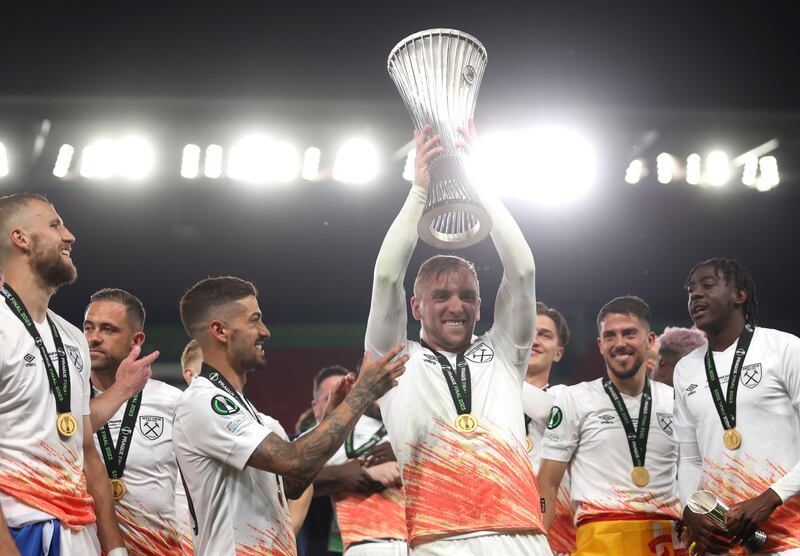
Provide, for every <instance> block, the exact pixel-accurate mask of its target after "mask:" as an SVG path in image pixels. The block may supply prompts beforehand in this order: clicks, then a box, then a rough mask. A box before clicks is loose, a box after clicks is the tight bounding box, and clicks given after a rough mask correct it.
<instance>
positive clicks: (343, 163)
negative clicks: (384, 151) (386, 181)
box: [333, 137, 380, 183]
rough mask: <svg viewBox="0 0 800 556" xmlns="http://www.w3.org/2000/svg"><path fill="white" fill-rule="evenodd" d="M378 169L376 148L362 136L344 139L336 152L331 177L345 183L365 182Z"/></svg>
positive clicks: (370, 178)
mask: <svg viewBox="0 0 800 556" xmlns="http://www.w3.org/2000/svg"><path fill="white" fill-rule="evenodd" d="M379 170H380V162H379V157H378V149H377V148H375V145H373V144H372V143H370V142H369V141H367V140H366V139H363V138H360V137H359V138H354V139H349V140H347V141H345V142H344V143H343V144H342V146H341V147H339V150H338V151H337V153H336V160H335V161H334V163H333V179H335V180H336V181H340V182H345V183H366V182H368V181H370V180H372V179H374V178H375V177H376V176H377V175H378V172H379Z"/></svg>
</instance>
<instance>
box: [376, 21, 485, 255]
mask: <svg viewBox="0 0 800 556" xmlns="http://www.w3.org/2000/svg"><path fill="white" fill-rule="evenodd" d="M387 67H388V70H389V75H390V76H391V78H392V80H393V81H394V83H395V85H397V89H398V90H399V91H400V95H401V96H402V97H403V101H404V102H405V105H406V108H408V111H409V112H410V114H411V119H412V120H413V121H414V125H415V127H416V128H417V129H419V130H421V129H422V128H424V127H425V126H426V125H428V124H430V126H431V128H432V131H431V132H432V134H434V135H439V136H441V141H440V143H439V144H440V145H441V146H442V147H444V152H443V153H442V154H440V155H438V156H437V157H436V158H434V159H433V160H432V161H431V165H430V177H431V181H430V186H429V187H428V201H427V203H426V205H425V211H424V212H423V215H422V218H421V219H420V222H419V226H418V231H419V236H420V237H421V238H422V240H423V241H424V242H425V243H427V244H429V245H432V246H434V247H438V248H443V249H460V248H463V247H468V246H470V245H473V244H475V243H478V242H479V241H481V240H482V239H483V238H485V237H486V236H487V235H488V234H489V232H490V231H491V228H492V222H491V219H490V218H489V215H488V214H487V213H486V210H485V209H484V208H483V207H482V206H481V204H480V202H479V201H478V196H477V195H476V193H475V190H474V188H473V186H472V184H471V183H470V179H469V176H468V172H467V169H466V167H465V156H466V153H464V152H463V149H460V148H458V147H456V144H455V143H456V141H457V140H459V139H461V138H460V136H459V134H458V132H457V131H456V128H457V127H463V128H465V129H466V127H467V120H468V119H469V118H471V117H472V115H473V114H474V112H475V101H476V99H477V97H478V89H479V88H480V85H481V79H482V78H483V73H484V71H485V69H486V49H485V48H484V47H483V45H482V44H481V43H480V42H478V40H477V39H476V38H475V37H472V36H471V35H468V34H467V33H462V32H461V31H456V30H453V29H430V30H428V31H420V32H419V33H415V34H413V35H411V36H410V37H407V38H405V39H403V40H402V41H400V43H399V44H398V45H397V46H395V47H394V49H393V50H392V52H391V53H390V54H389V60H388V62H387Z"/></svg>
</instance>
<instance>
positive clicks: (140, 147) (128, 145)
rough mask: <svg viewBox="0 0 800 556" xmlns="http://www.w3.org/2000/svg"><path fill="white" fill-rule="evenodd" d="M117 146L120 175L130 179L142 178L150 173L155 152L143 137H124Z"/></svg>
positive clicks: (117, 170)
mask: <svg viewBox="0 0 800 556" xmlns="http://www.w3.org/2000/svg"><path fill="white" fill-rule="evenodd" d="M116 148H117V168H116V173H117V174H118V175H120V176H122V177H123V178H127V179H130V180H140V179H142V178H144V177H146V176H147V175H148V174H150V172H151V171H152V169H153V164H154V163H155V153H154V152H153V147H152V146H151V145H150V143H148V142H147V141H146V140H145V139H144V138H143V137H139V136H138V135H130V136H128V137H123V138H122V139H121V140H120V141H119V142H118V143H117V145H116Z"/></svg>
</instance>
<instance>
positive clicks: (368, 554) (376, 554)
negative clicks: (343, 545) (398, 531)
mask: <svg viewBox="0 0 800 556" xmlns="http://www.w3.org/2000/svg"><path fill="white" fill-rule="evenodd" d="M407 555H408V547H407V546H406V543H405V542H403V541H378V542H362V543H360V544H357V545H355V546H351V547H350V548H348V549H347V550H345V551H344V555H343V556H407Z"/></svg>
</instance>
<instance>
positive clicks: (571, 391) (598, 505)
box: [539, 296, 680, 556]
mask: <svg viewBox="0 0 800 556" xmlns="http://www.w3.org/2000/svg"><path fill="white" fill-rule="evenodd" d="M650 320H651V319H650V308H649V307H648V306H647V304H646V303H645V302H644V301H643V300H641V299H640V298H638V297H634V296H624V297H618V298H616V299H613V300H612V301H610V302H608V303H607V304H606V305H605V306H604V307H603V308H602V309H601V310H600V312H599V313H598V316H597V330H598V334H599V337H598V338H597V345H598V347H599V348H600V353H601V355H602V356H603V359H604V360H605V364H606V376H604V377H602V378H598V379H596V380H592V381H588V382H582V383H580V384H576V385H574V386H569V387H567V388H566V389H565V390H564V391H563V392H561V393H560V394H559V395H558V397H557V398H556V400H555V403H554V405H553V407H552V409H551V410H550V416H549V418H548V421H547V429H546V431H545V433H544V446H543V449H542V463H541V467H540V470H539V485H540V488H541V492H542V498H543V503H544V504H545V513H544V519H545V525H546V526H547V527H548V528H549V527H550V524H551V523H552V521H553V516H554V512H553V509H554V508H555V507H556V505H555V501H556V492H557V489H558V487H559V485H560V484H561V479H562V477H563V475H564V472H565V471H566V469H567V467H568V466H569V468H570V478H571V481H572V482H571V485H570V494H571V497H572V504H573V506H574V507H575V508H576V510H575V518H576V520H577V526H578V527H577V538H576V550H575V552H574V553H575V554H576V555H583V554H624V555H625V556H645V555H651V554H660V553H662V552H664V553H669V554H672V553H673V551H674V544H675V542H676V540H677V539H676V538H673V534H672V533H673V525H674V523H675V521H676V520H677V519H678V518H679V516H680V513H679V511H680V510H679V508H680V506H679V501H678V489H677V484H676V481H675V476H676V473H677V460H678V446H677V442H676V441H675V439H674V438H673V430H672V407H673V392H672V388H670V387H669V386H667V385H665V384H661V383H658V382H652V381H651V380H650V379H649V378H647V374H646V371H645V368H644V366H643V363H644V360H645V357H646V353H647V350H648V349H649V348H650V347H652V344H653V342H654V341H655V333H653V332H652V331H651V330H650Z"/></svg>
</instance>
